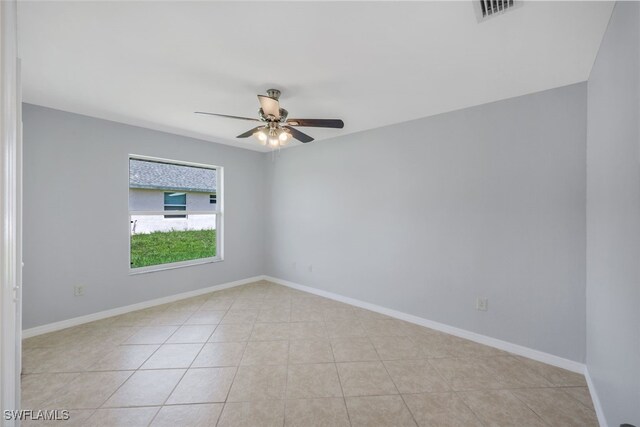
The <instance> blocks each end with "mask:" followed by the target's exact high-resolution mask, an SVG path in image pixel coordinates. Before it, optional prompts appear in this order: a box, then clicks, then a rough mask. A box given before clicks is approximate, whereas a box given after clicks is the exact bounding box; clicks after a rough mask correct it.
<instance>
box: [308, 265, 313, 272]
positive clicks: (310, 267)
mask: <svg viewBox="0 0 640 427" xmlns="http://www.w3.org/2000/svg"><path fill="white" fill-rule="evenodd" d="M309 273H313V265H311V264H309Z"/></svg>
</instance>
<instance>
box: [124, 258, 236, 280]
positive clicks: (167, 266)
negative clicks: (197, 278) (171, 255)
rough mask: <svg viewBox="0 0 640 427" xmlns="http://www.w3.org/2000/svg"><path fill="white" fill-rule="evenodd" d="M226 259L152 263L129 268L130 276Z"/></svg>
mask: <svg viewBox="0 0 640 427" xmlns="http://www.w3.org/2000/svg"><path fill="white" fill-rule="evenodd" d="M221 261H224V259H223V258H218V257H216V258H201V259H196V260H191V261H180V262H172V263H169V264H158V265H150V266H147V267H138V268H129V276H134V275H137V274H145V273H155V272H157V271H164V270H173V269H175V268H183V267H191V266H194V265H201V264H211V263H214V262H221Z"/></svg>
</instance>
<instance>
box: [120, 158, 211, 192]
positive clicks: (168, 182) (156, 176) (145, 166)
mask: <svg viewBox="0 0 640 427" xmlns="http://www.w3.org/2000/svg"><path fill="white" fill-rule="evenodd" d="M129 188H149V189H154V190H173V191H200V192H205V193H214V192H215V191H216V170H214V169H206V168H198V167H193V166H182V165H174V164H170V163H160V162H152V161H148V160H137V159H130V160H129Z"/></svg>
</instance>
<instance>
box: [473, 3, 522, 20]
mask: <svg viewBox="0 0 640 427" xmlns="http://www.w3.org/2000/svg"><path fill="white" fill-rule="evenodd" d="M474 3H475V6H476V14H477V15H478V21H484V20H485V19H488V18H491V17H492V16H497V15H500V14H502V13H504V12H506V11H508V10H511V9H514V8H515V7H517V6H520V5H521V4H522V1H516V0H476V1H475V2H474Z"/></svg>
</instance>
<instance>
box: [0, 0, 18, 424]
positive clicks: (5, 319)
mask: <svg viewBox="0 0 640 427" xmlns="http://www.w3.org/2000/svg"><path fill="white" fill-rule="evenodd" d="M16 9H17V3H16V1H15V0H3V1H0V40H1V44H0V217H1V218H2V222H0V322H1V325H2V326H1V327H0V407H1V409H2V411H3V412H2V414H0V416H1V419H2V425H3V426H15V425H18V423H19V421H15V420H12V419H10V420H6V419H5V418H6V417H5V414H4V411H5V410H16V409H19V408H20V352H21V325H20V323H21V321H20V319H19V316H20V312H21V310H20V308H19V307H20V305H21V300H20V297H21V286H20V285H21V276H22V253H21V246H22V242H21V237H22V232H21V202H22V194H21V193H22V182H21V181H22V164H21V162H22V143H21V142H22V141H21V123H20V110H21V100H20V89H19V86H18V85H19V77H18V73H19V61H18V47H17V18H16V16H17V15H16V14H17V10H16Z"/></svg>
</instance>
